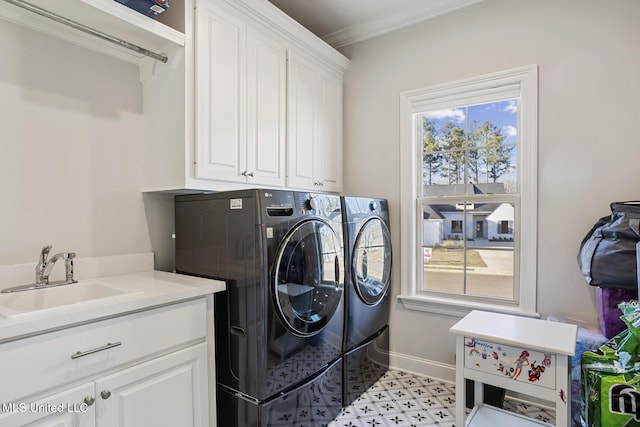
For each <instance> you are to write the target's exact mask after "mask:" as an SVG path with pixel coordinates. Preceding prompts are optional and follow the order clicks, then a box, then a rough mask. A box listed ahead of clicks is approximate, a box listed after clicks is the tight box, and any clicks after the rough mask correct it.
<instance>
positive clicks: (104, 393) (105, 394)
mask: <svg viewBox="0 0 640 427" xmlns="http://www.w3.org/2000/svg"><path fill="white" fill-rule="evenodd" d="M100 396H101V397H102V398H103V399H108V398H110V397H111V392H110V391H109V390H102V391H101V392H100Z"/></svg>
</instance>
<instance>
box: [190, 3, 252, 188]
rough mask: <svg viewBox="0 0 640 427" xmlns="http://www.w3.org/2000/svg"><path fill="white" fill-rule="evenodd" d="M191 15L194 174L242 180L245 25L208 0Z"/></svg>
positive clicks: (244, 127) (243, 156)
mask: <svg viewBox="0 0 640 427" xmlns="http://www.w3.org/2000/svg"><path fill="white" fill-rule="evenodd" d="M195 16H196V20H195V25H196V36H195V44H196V55H195V61H196V64H195V128H196V130H195V145H196V150H195V151H196V153H195V154H196V156H195V157H196V167H195V174H196V178H203V179H213V180H223V181H241V182H244V181H245V177H244V176H243V175H242V172H243V171H246V153H245V148H246V123H245V120H246V108H247V107H246V102H245V99H246V94H245V90H246V85H245V79H246V61H245V54H244V52H245V44H246V40H245V39H246V24H245V23H244V22H243V21H242V20H240V19H238V18H237V17H235V16H233V15H231V14H229V13H226V12H225V11H224V10H222V9H219V8H216V7H215V6H213V5H211V4H210V3H209V2H199V3H198V8H196V14H195Z"/></svg>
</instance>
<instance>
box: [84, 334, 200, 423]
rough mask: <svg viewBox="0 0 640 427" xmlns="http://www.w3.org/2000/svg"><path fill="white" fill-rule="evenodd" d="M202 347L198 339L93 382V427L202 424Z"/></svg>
mask: <svg viewBox="0 0 640 427" xmlns="http://www.w3.org/2000/svg"><path fill="white" fill-rule="evenodd" d="M207 379H208V375H207V349H206V344H205V343H201V344H198V345H195V346H193V347H189V348H187V349H184V350H180V351H177V352H175V353H171V354H168V355H166V356H163V357H160V358H157V359H154V360H151V361H149V362H146V363H142V364H140V365H137V366H134V367H132V368H129V369H125V370H124V371H120V372H118V373H116V374H113V375H110V376H107V377H104V378H102V379H98V380H97V381H96V382H95V387H96V404H97V415H98V417H97V423H96V425H97V427H103V426H104V427H106V426H119V427H140V426H154V427H175V426H181V427H196V426H198V427H205V426H207V425H208V423H209V412H208V411H209V409H208V380H207Z"/></svg>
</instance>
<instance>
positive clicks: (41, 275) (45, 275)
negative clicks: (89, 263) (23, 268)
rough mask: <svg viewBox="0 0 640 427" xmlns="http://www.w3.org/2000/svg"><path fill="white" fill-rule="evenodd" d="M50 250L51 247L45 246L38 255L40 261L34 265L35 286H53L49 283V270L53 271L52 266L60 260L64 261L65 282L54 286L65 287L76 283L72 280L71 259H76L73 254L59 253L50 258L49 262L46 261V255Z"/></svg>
mask: <svg viewBox="0 0 640 427" xmlns="http://www.w3.org/2000/svg"><path fill="white" fill-rule="evenodd" d="M50 250H51V246H45V247H44V248H42V252H41V253H40V259H39V260H38V264H37V265H36V286H40V287H44V286H48V285H53V283H49V275H50V274H51V270H53V266H54V265H55V264H56V262H57V261H58V260H60V259H64V267H65V280H64V282H62V283H56V284H59V285H67V284H70V283H76V281H75V280H73V259H74V258H75V257H76V254H75V252H60V253H58V254H55V255H54V256H52V257H51V259H50V260H47V255H49V251H50Z"/></svg>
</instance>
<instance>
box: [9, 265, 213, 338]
mask: <svg viewBox="0 0 640 427" xmlns="http://www.w3.org/2000/svg"><path fill="white" fill-rule="evenodd" d="M83 283H95V284H101V285H105V286H109V287H112V288H117V289H121V290H124V291H126V294H123V295H119V296H117V297H109V298H104V299H97V300H90V301H86V302H80V303H77V304H70V305H64V306H60V307H53V308H48V309H44V310H35V311H31V312H27V313H21V314H17V315H13V316H10V317H7V318H4V317H2V316H0V342H5V341H10V340H13V339H16V338H21V337H25V336H30V335H35V334H39V333H42V332H45V331H50V330H55V329H60V328H65V327H69V326H72V325H76V324H82V323H87V322H91V321H95V320H98V319H104V318H108V317H114V316H118V315H122V314H125V313H128V312H134V311H139V310H145V309H149V308H152V307H155V306H161V305H166V304H170V303H174V302H178V301H182V300H187V299H192V298H197V297H200V296H203V295H207V294H212V293H215V292H219V291H223V290H224V289H225V284H224V282H222V281H219V280H211V279H201V278H197V277H191V276H186V275H182V274H174V273H168V272H164V271H153V270H151V271H141V272H135V273H129V274H121V275H116V276H105V277H95V278H87V279H81V280H79V283H77V284H70V285H63V286H78V285H82V284H83ZM25 292H32V291H25Z"/></svg>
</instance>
